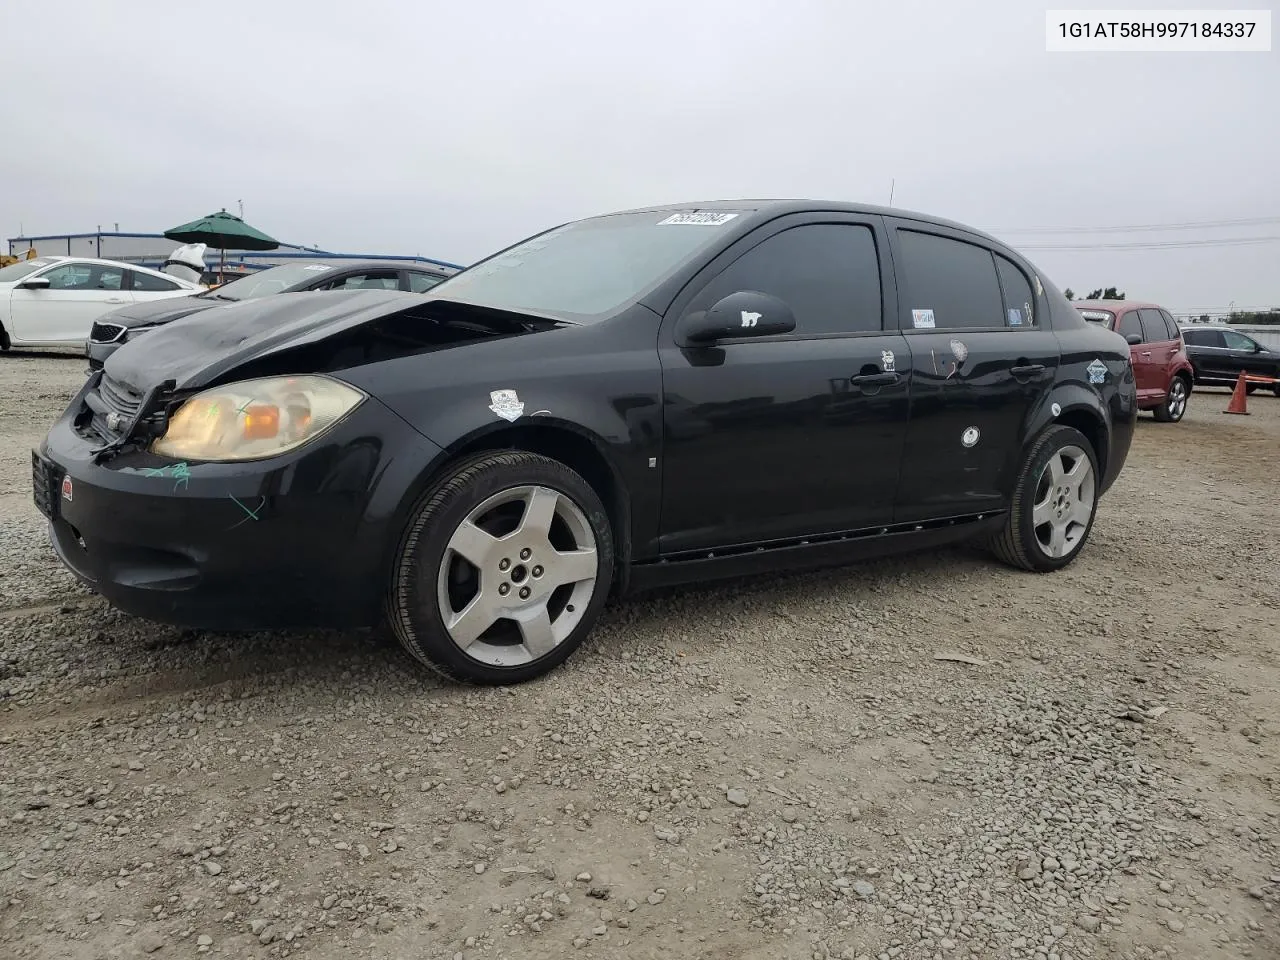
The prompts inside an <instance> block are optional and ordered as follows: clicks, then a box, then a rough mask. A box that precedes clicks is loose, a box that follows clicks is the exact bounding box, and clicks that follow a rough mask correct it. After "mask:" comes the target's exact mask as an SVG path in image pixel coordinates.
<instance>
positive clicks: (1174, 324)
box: [1160, 307, 1181, 340]
mask: <svg viewBox="0 0 1280 960" xmlns="http://www.w3.org/2000/svg"><path fill="white" fill-rule="evenodd" d="M1160 316H1162V317H1164V325H1165V329H1166V330H1168V331H1169V339H1170V340H1177V339H1178V337H1179V336H1181V332H1180V331H1179V330H1178V321H1176V320H1174V319H1173V317H1172V316H1170V315H1169V311H1168V310H1166V309H1164V307H1161V308H1160Z"/></svg>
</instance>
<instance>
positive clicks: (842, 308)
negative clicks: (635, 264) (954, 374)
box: [687, 223, 882, 336]
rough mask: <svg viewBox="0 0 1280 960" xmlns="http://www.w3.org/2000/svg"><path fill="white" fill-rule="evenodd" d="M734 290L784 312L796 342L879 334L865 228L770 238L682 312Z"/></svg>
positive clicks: (872, 246)
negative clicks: (761, 297) (756, 295)
mask: <svg viewBox="0 0 1280 960" xmlns="http://www.w3.org/2000/svg"><path fill="white" fill-rule="evenodd" d="M740 290H756V291H759V292H760V293H767V294H769V295H770V296H773V297H777V298H778V299H779V300H781V301H782V302H783V303H785V304H786V305H787V306H788V307H790V308H791V311H792V313H793V314H794V315H795V318H796V331H795V332H796V335H797V336H815V335H819V334H830V333H857V332H866V331H873V330H880V329H882V323H881V312H882V307H881V299H880V261H879V259H878V258H877V256H876V239H875V234H874V233H872V231H871V228H870V227H864V226H857V225H854V224H836V223H815V224H810V225H808V226H802V227H791V228H790V229H788V230H783V231H782V232H781V233H776V234H774V235H773V236H772V237H769V238H768V239H767V240H764V241H761V242H760V243H759V244H757V245H756V246H755V247H752V248H751V249H750V250H748V251H747V252H746V253H744V254H743V255H742V256H740V257H739V258H738V259H737V260H735V261H733V263H731V264H729V266H727V267H726V268H725V269H724V270H723V271H721V272H720V274H719V275H718V276H716V277H715V278H714V279H713V280H712V281H711V282H710V283H708V284H707V285H706V286H705V287H704V288H703V289H702V290H701V291H699V292H698V294H697V296H695V297H694V298H693V300H692V301H691V302H690V304H689V306H688V308H687V312H692V311H695V310H706V309H708V308H710V307H711V306H713V305H714V304H715V303H716V301H718V300H720V299H721V298H722V297H727V296H728V295H729V294H731V293H737V292H738V291H740Z"/></svg>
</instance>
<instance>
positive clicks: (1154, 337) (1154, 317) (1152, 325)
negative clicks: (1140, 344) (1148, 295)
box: [1138, 308, 1173, 343]
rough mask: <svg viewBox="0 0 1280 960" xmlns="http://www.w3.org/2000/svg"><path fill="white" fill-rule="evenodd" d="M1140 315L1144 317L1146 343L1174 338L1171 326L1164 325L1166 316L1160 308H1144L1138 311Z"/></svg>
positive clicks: (1143, 337)
mask: <svg viewBox="0 0 1280 960" xmlns="http://www.w3.org/2000/svg"><path fill="white" fill-rule="evenodd" d="M1138 315H1139V316H1140V317H1141V319H1142V339H1143V341H1144V342H1145V343H1163V342H1164V341H1165V340H1172V339H1173V338H1172V337H1171V336H1169V328H1168V327H1166V326H1165V325H1164V317H1162V316H1161V315H1160V311H1159V310H1150V309H1147V308H1143V309H1142V310H1139V311H1138Z"/></svg>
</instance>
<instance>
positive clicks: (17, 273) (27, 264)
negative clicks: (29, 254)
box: [0, 257, 57, 283]
mask: <svg viewBox="0 0 1280 960" xmlns="http://www.w3.org/2000/svg"><path fill="white" fill-rule="evenodd" d="M56 262H57V261H56V260H53V259H51V258H49V257H37V258H36V259H35V260H22V261H20V262H19V263H14V264H10V265H9V266H7V267H3V268H0V283H13V282H14V281H15V280H21V279H22V278H23V277H25V276H26V275H27V274H29V273H34V272H35V271H37V270H39V269H40V268H41V267H47V266H49V264H51V263H56Z"/></svg>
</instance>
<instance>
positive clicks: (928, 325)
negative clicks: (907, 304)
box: [911, 310, 935, 330]
mask: <svg viewBox="0 0 1280 960" xmlns="http://www.w3.org/2000/svg"><path fill="white" fill-rule="evenodd" d="M911 325H912V326H913V327H915V328H916V329H921V330H924V329H927V330H932V329H933V327H934V326H935V324H934V322H933V311H932V310H912V311H911Z"/></svg>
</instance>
